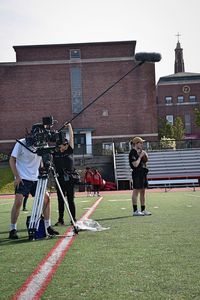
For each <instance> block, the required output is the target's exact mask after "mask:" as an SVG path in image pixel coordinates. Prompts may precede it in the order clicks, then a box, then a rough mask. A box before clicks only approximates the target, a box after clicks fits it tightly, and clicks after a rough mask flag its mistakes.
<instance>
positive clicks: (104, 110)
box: [102, 109, 108, 117]
mask: <svg viewBox="0 0 200 300" xmlns="http://www.w3.org/2000/svg"><path fill="white" fill-rule="evenodd" d="M102 116H103V117H108V110H107V109H103V111H102Z"/></svg>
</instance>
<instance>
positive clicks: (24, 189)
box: [15, 179, 37, 197]
mask: <svg viewBox="0 0 200 300" xmlns="http://www.w3.org/2000/svg"><path fill="white" fill-rule="evenodd" d="M22 181H23V183H21V182H20V184H19V187H16V188H15V194H22V195H23V196H24V197H25V196H27V195H29V194H31V195H32V196H33V197H34V196H35V191H36V187H37V181H30V180H26V179H22Z"/></svg>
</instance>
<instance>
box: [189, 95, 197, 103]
mask: <svg viewBox="0 0 200 300" xmlns="http://www.w3.org/2000/svg"><path fill="white" fill-rule="evenodd" d="M196 101H197V99H196V96H189V102H196Z"/></svg>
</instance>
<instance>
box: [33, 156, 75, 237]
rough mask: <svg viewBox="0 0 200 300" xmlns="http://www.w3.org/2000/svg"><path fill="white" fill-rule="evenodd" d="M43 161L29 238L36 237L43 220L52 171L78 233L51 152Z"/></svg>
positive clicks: (43, 157)
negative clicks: (45, 198) (45, 197)
mask: <svg viewBox="0 0 200 300" xmlns="http://www.w3.org/2000/svg"><path fill="white" fill-rule="evenodd" d="M42 161H43V164H44V168H43V173H42V174H40V175H39V176H38V182H37V187H36V193H35V197H34V202H33V208H32V213H31V217H30V222H29V226H28V233H29V239H30V240H33V239H35V237H36V233H37V232H38V230H39V226H40V220H41V215H42V210H43V204H44V196H45V193H46V189H47V183H48V179H49V175H50V174H51V173H52V174H53V177H54V179H55V182H56V184H57V186H58V189H59V191H60V194H61V196H62V198H63V201H64V203H65V205H66V208H67V212H68V214H69V217H70V220H71V223H72V225H73V227H74V233H78V229H77V228H76V224H75V221H74V219H73V217H72V214H71V211H70V209H69V205H68V202H67V200H66V198H65V196H64V194H63V191H62V189H61V186H60V184H59V181H58V177H57V174H56V171H55V169H54V166H53V164H52V157H51V154H50V153H48V155H46V156H42Z"/></svg>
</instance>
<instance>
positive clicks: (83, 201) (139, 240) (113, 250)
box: [0, 189, 200, 300]
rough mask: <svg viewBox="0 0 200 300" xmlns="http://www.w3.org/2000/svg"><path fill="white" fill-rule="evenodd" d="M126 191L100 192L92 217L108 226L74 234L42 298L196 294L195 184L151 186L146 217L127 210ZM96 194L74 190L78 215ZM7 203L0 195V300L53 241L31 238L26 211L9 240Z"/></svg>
mask: <svg viewBox="0 0 200 300" xmlns="http://www.w3.org/2000/svg"><path fill="white" fill-rule="evenodd" d="M130 196H131V191H127V192H123V193H120V192H115V193H110V192H107V193H106V192H104V194H103V200H102V201H101V203H100V204H99V206H98V207H97V209H96V210H95V212H94V214H93V215H92V216H91V218H92V219H94V220H96V221H98V222H99V223H100V224H101V225H102V226H104V227H110V229H109V230H105V231H102V232H97V233H92V232H80V233H79V234H78V236H77V237H76V239H75V240H74V242H73V244H72V245H71V247H70V249H69V251H68V252H67V253H66V255H65V257H64V259H63V261H62V262H61V264H60V266H59V267H58V269H57V271H56V273H55V274H54V276H53V278H52V280H51V281H50V283H49V285H48V287H47V289H46V290H45V291H44V293H43V295H42V296H41V299H53V300H54V299H55V300H56V299H68V300H69V299H70V300H72V299H73V300H82V299H84V300H86V299H87V300H105V299H109V300H116V299H119V300H121V299H131V300H132V299H141V300H143V299H152V300H157V299H162V300H163V299H168V300H169V299H176V300H181V299H186V300H189V299H200V286H199V282H200V251H199V249H200V217H199V216H200V191H196V192H193V191H192V190H189V189H188V190H187V191H178V192H174V191H172V190H171V191H170V192H167V193H165V192H164V191H163V192H153V191H148V192H147V199H148V200H147V203H148V209H149V210H151V211H152V216H149V217H132V216H131V214H132V212H131V203H130ZM28 201H29V203H28V208H29V213H30V211H31V204H32V199H31V198H30V199H29V200H28ZM94 201H95V198H93V197H91V198H87V197H85V195H83V194H81V193H78V194H77V197H76V205H77V212H78V216H79V217H80V216H81V215H82V214H83V213H84V212H85V211H86V210H87V209H88V207H90V206H92V204H93V203H94ZM12 203H13V200H12V199H7V198H4V197H2V198H0V261H1V263H0V274H1V276H0V299H2V300H3V299H11V298H12V296H13V295H14V294H15V293H16V291H17V290H18V289H19V288H20V287H21V286H22V284H23V283H24V281H25V280H26V279H27V277H28V276H30V274H32V272H33V271H34V270H35V268H36V267H37V266H38V264H39V263H40V262H41V260H42V259H44V257H45V256H46V255H47V253H48V252H49V251H50V250H51V249H52V247H53V246H54V245H55V244H56V242H57V241H58V239H57V238H54V239H50V240H40V241H32V242H30V241H28V238H27V231H26V226H25V222H26V217H27V215H28V214H27V213H25V212H21V214H20V217H19V221H18V229H19V235H20V240H18V241H10V240H8V239H7V237H8V227H9V222H10V210H11V206H12ZM56 221H57V200H56V198H55V197H54V198H52V222H53V223H55V222H56ZM66 221H67V222H69V219H68V217H67V216H66ZM66 229H67V226H66V227H60V228H59V230H60V233H62V234H63V233H64V232H65V231H66Z"/></svg>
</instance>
